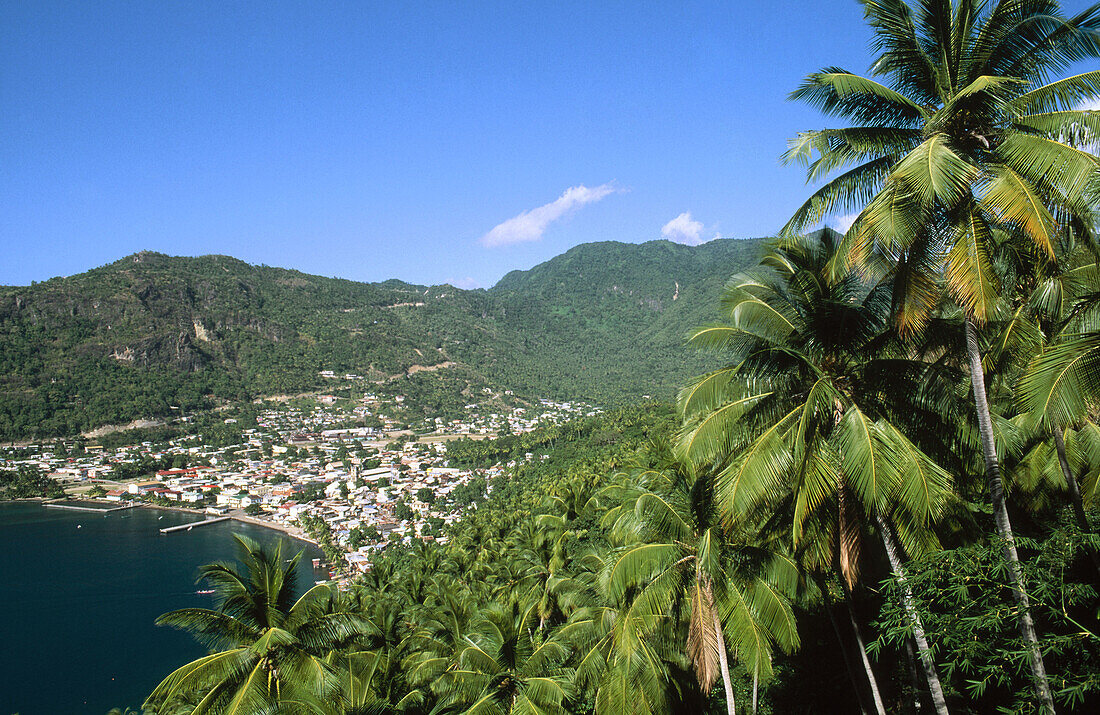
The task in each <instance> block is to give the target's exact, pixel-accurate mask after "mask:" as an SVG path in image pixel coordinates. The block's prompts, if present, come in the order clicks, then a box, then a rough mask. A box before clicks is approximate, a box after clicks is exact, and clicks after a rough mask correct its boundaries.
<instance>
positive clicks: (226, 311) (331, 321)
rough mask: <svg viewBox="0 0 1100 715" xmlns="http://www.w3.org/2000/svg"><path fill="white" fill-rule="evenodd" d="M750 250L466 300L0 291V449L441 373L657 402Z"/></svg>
mask: <svg viewBox="0 0 1100 715" xmlns="http://www.w3.org/2000/svg"><path fill="white" fill-rule="evenodd" d="M757 243H758V242H756V241H737V240H718V241H712V242H710V243H708V244H704V245H703V246H698V247H693V248H691V247H687V246H681V245H678V244H672V243H669V242H667V241H652V242H649V243H645V244H641V245H638V244H624V243H614V242H606V243H595V244H586V245H582V246H578V247H576V248H574V249H572V250H571V251H569V252H567V253H565V254H564V255H562V256H558V257H557V258H554V259H553V260H551V261H548V262H546V263H544V264H542V265H539V266H536V267H535V268H533V269H531V270H529V271H515V272H513V273H510V274H508V275H507V276H505V278H504V279H503V280H501V281H500V283H499V284H498V285H497V286H495V287H493V288H492V289H490V290H475V291H466V290H460V289H457V288H454V287H452V286H449V285H445V286H433V287H425V286H416V285H410V284H407V283H403V282H401V281H396V280H391V281H386V282H384V283H376V284H367V283H356V282H353V281H347V280H340V279H334V278H323V277H320V276H311V275H306V274H303V273H299V272H297V271H292V270H285V269H280V268H271V267H267V266H252V265H248V264H246V263H244V262H242V261H239V260H236V259H234V258H230V257H226V256H203V257H199V258H179V257H170V256H165V255H162V254H156V253H150V252H142V253H138V254H135V255H133V256H129V257H126V258H123V259H121V260H119V261H116V262H115V263H112V264H109V265H107V266H103V267H101V268H97V269H95V270H91V271H88V272H87V273H82V274H79V275H76V276H71V277H68V278H54V279H51V280H49V281H46V282H44V283H39V284H35V285H31V286H27V287H7V288H0V374H2V375H3V377H2V378H0V380H2V382H0V438H5V439H13V438H17V437H22V436H33V435H50V434H65V433H72V432H76V431H79V430H86V429H89V428H92V427H96V426H99V425H102V424H107V423H117V422H127V421H130V420H132V419H135V418H144V417H155V416H158V415H164V414H167V413H168V412H169V411H170V407H172V406H176V407H182V408H184V409H197V408H202V407H210V406H214V405H217V404H219V403H222V402H224V401H233V400H241V399H248V398H252V397H255V396H259V395H266V394H276V393H286V392H298V391H303V390H310V389H315V388H318V387H321V386H323V385H324V384H325V381H324V379H323V378H321V377H320V376H319V372H320V371H322V370H334V371H335V372H336V373H337V374H341V375H342V374H345V373H354V374H357V375H362V376H363V377H364V378H365V379H367V380H373V381H377V382H381V381H392V380H394V379H401V378H402V377H403V376H404V375H406V374H408V373H415V372H417V370H419V369H420V368H421V367H432V366H438V372H439V373H440V374H442V373H446V374H447V375H448V376H449V377H450V378H454V377H455V376H457V377H458V378H459V380H458V381H459V382H463V383H464V384H466V385H480V384H492V385H494V386H496V387H499V388H501V389H512V390H514V391H516V393H517V394H519V395H525V396H530V397H536V396H546V397H557V398H584V399H587V400H591V401H595V402H601V403H616V402H620V401H624V400H630V399H633V398H636V397H638V396H641V395H645V394H653V395H658V396H664V397H670V396H671V395H672V393H673V391H674V390H675V388H676V386H677V385H679V384H680V383H681V382H682V381H683V380H684V378H686V377H687V376H688V375H691V374H693V373H695V372H698V370H699V369H700V368H701V367H702V365H701V363H700V362H699V360H700V358H699V356H697V355H692V354H690V353H688V352H687V351H684V350H683V348H682V344H683V336H684V335H685V334H686V332H687V330H688V329H689V328H691V327H692V326H694V325H697V324H699V323H700V322H705V321H707V320H709V319H710V318H711V316H713V315H714V314H715V313H714V310H715V307H716V296H717V293H718V288H719V287H720V286H721V285H722V284H723V283H724V282H725V280H726V279H727V278H728V277H729V276H730V275H732V274H733V273H735V272H736V271H738V270H740V269H741V268H744V267H745V266H746V265H748V264H749V263H751V262H752V260H753V259H754V258H755V256H756V255H757V250H758V247H757ZM417 366H419V367H417ZM451 382H452V383H453V382H454V379H451Z"/></svg>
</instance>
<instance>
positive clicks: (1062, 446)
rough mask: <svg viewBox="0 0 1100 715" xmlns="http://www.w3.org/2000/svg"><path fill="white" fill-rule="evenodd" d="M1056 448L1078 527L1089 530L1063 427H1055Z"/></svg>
mask: <svg viewBox="0 0 1100 715" xmlns="http://www.w3.org/2000/svg"><path fill="white" fill-rule="evenodd" d="M1054 448H1055V449H1056V450H1057V451H1058V464H1059V465H1060V466H1061V467H1062V476H1063V477H1065V478H1066V486H1067V487H1069V496H1070V502H1071V503H1072V504H1073V516H1074V517H1075V518H1076V519H1077V528H1078V529H1080V530H1081V531H1084V532H1086V533H1087V532H1088V531H1089V520H1088V517H1086V516H1085V505H1084V503H1083V502H1082V501H1081V487H1079V486H1077V477H1076V476H1074V474H1073V470H1072V469H1070V468H1069V459H1068V458H1067V457H1066V439H1065V436H1064V435H1063V434H1062V428H1061V427H1058V426H1057V425H1055V427H1054Z"/></svg>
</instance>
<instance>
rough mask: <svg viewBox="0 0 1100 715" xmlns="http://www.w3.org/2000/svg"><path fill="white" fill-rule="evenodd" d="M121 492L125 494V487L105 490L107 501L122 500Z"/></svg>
mask: <svg viewBox="0 0 1100 715" xmlns="http://www.w3.org/2000/svg"><path fill="white" fill-rule="evenodd" d="M123 494H126V490H125V489H112V490H111V491H109V492H107V501H122V495H123Z"/></svg>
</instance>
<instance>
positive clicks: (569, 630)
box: [557, 554, 698, 715]
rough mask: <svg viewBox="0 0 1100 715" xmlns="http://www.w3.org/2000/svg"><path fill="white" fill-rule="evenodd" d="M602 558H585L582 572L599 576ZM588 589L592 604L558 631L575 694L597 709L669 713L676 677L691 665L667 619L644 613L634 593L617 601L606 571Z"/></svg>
mask: <svg viewBox="0 0 1100 715" xmlns="http://www.w3.org/2000/svg"><path fill="white" fill-rule="evenodd" d="M605 559H606V554H604V555H600V554H591V555H589V556H586V557H585V559H584V567H585V569H586V573H588V574H590V575H592V576H597V575H599V574H600V573H601V572H603V571H604V569H603V563H604V560H605ZM591 589H592V598H591V603H590V604H589V605H587V606H584V607H582V608H579V609H577V610H576V611H574V612H573V614H572V616H570V619H569V622H568V623H566V624H565V625H563V626H562V627H561V629H560V630H559V631H558V634H557V635H558V637H559V638H561V640H562V641H563V642H565V643H568V644H569V646H570V648H571V649H572V651H573V656H572V658H571V660H570V663H571V664H572V665H574V667H575V669H576V674H575V682H576V684H577V686H578V689H579V691H580V693H581V694H583V695H584V696H586V699H587V701H588V702H592V703H594V704H595V710H596V712H600V713H604V712H606V713H630V715H656V714H658V713H666V712H670V711H674V709H675V707H674V705H675V704H676V703H677V700H678V696H679V695H681V693H680V689H679V688H678V687H677V686H678V678H677V675H678V674H679V673H682V672H685V671H687V670H689V669H690V667H691V666H690V663H689V661H688V660H687V657H686V656H685V655H684V652H683V647H682V638H681V639H679V642H677V638H676V631H677V629H676V628H675V627H674V624H673V623H672V620H671V619H669V618H668V617H666V616H665V615H664V614H654V613H648V612H646V610H645V605H646V604H644V603H643V602H641V600H640V599H638V598H636V594H635V593H633V592H631V593H625V594H619V596H620V597H619V598H618V599H616V598H615V597H614V596H613V595H612V593H611V592H610V590H609V580H608V579H607V578H606V575H604V577H602V578H596V579H593V580H592V583H591ZM697 709H698V708H697Z"/></svg>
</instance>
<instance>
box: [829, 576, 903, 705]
mask: <svg viewBox="0 0 1100 715" xmlns="http://www.w3.org/2000/svg"><path fill="white" fill-rule="evenodd" d="M815 581H816V583H817V588H818V590H819V591H821V599H822V601H824V603H825V613H827V614H828V615H829V623H830V624H832V626H833V633H835V634H836V642H837V644H839V645H840V655H841V656H843V658H844V669H845V670H846V671H848V680H850V681H852V690H854V691H855V693H856V700H857V701H858V702H859V712H860V713H861V715H867V708H866V707H865V706H864V703H863V689H862V688H861V687H859V681H858V680H856V671H855V669H854V668H853V667H852V659H851V658H849V657H848V649H847V648H846V647H845V646H844V636H842V635H841V634H840V626H838V625H837V623H836V614H834V613H833V606H832V603H831V602H830V600H829V592H828V591H826V590H825V587H824V586H823V585H822V584H821V580H820V579H815ZM868 675H869V677H871V678H873V677H874V673H869V674H868ZM878 715H886V713H884V712H882V711H879V713H878Z"/></svg>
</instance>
